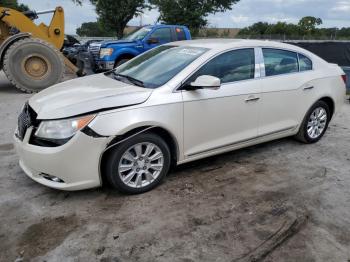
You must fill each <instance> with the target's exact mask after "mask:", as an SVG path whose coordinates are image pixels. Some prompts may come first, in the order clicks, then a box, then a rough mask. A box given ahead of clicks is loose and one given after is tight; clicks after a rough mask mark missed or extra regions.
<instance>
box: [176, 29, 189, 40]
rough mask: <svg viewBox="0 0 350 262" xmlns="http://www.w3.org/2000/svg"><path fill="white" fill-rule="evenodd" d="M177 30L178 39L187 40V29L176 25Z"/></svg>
mask: <svg viewBox="0 0 350 262" xmlns="http://www.w3.org/2000/svg"><path fill="white" fill-rule="evenodd" d="M175 32H176V39H177V40H179V41H181V40H186V34H185V30H184V29H183V28H179V27H176V28H175Z"/></svg>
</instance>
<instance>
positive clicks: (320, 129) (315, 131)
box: [295, 101, 331, 144]
mask: <svg viewBox="0 0 350 262" xmlns="http://www.w3.org/2000/svg"><path fill="white" fill-rule="evenodd" d="M330 119H331V113H330V110H329V106H328V105H327V103H325V102H323V101H317V102H316V103H315V104H314V105H313V106H312V107H311V108H310V109H309V111H308V112H307V113H306V115H305V118H304V120H303V123H302V124H301V126H300V129H299V132H298V134H297V135H296V136H295V138H296V139H297V140H299V141H300V142H303V143H306V144H312V143H316V142H318V141H319V140H320V139H321V138H322V137H323V135H324V133H325V132H326V130H327V128H328V124H329V121H330Z"/></svg>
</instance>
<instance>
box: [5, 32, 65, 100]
mask: <svg viewBox="0 0 350 262" xmlns="http://www.w3.org/2000/svg"><path fill="white" fill-rule="evenodd" d="M3 64H4V66H3V69H4V72H5V74H6V76H7V78H8V79H9V81H10V82H11V83H12V84H13V85H14V86H15V87H16V88H18V89H19V90H21V91H23V92H26V93H36V92H39V91H41V90H43V89H45V88H47V87H49V86H51V85H54V84H56V83H59V82H61V81H62V79H63V77H64V72H65V64H64V60H63V56H62V55H61V53H60V52H59V51H58V50H57V49H56V48H55V47H54V46H52V45H51V44H49V43H47V42H45V41H43V40H40V39H37V38H25V39H21V40H18V41H17V42H15V43H14V44H12V45H11V46H10V47H9V48H8V50H7V51H6V53H5V56H4V63H3Z"/></svg>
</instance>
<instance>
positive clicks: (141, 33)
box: [123, 27, 152, 41]
mask: <svg viewBox="0 0 350 262" xmlns="http://www.w3.org/2000/svg"><path fill="white" fill-rule="evenodd" d="M151 30H152V28H149V27H142V28H140V29H138V30H136V31H134V32H132V33H131V34H130V35H128V36H126V37H124V38H123V40H128V41H136V40H141V39H143V38H144V37H145V36H146V35H147V34H148V32H150V31H151Z"/></svg>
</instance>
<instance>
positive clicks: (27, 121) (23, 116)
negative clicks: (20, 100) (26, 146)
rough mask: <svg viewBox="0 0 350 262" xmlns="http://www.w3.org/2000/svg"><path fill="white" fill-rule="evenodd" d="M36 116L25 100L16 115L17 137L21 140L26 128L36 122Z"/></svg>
mask: <svg viewBox="0 0 350 262" xmlns="http://www.w3.org/2000/svg"><path fill="white" fill-rule="evenodd" d="M36 118H37V114H36V113H35V111H34V110H33V109H32V108H31V107H30V106H29V104H28V102H27V103H26V104H25V105H24V107H23V110H22V112H21V113H20V114H19V116H18V127H17V136H18V138H19V139H21V140H23V138H24V136H25V134H26V132H27V129H28V128H29V127H31V126H33V125H35V124H36V122H37V120H36Z"/></svg>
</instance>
